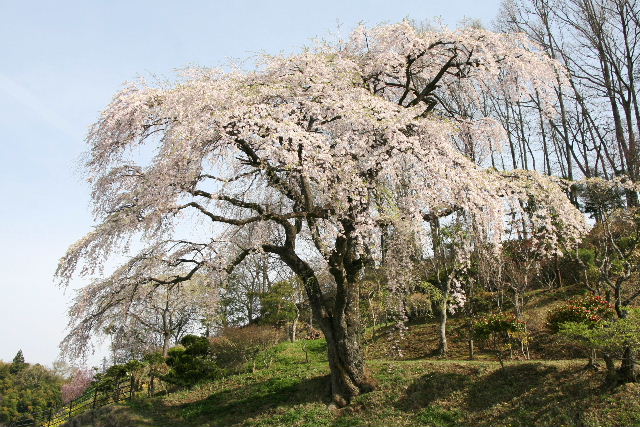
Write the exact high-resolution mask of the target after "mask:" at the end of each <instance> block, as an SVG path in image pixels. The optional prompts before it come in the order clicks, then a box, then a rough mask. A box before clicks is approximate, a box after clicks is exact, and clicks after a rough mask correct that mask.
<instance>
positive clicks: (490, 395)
mask: <svg viewBox="0 0 640 427" xmlns="http://www.w3.org/2000/svg"><path fill="white" fill-rule="evenodd" d="M555 372H557V368H555V367H552V366H548V365H542V364H540V363H523V364H517V365H507V366H505V367H504V368H502V369H498V370H496V371H494V372H492V373H491V374H489V375H487V376H486V377H484V378H483V379H482V380H481V381H478V382H475V383H474V384H473V386H472V387H471V388H470V390H469V398H468V407H469V408H470V409H471V410H484V409H487V408H490V407H492V406H494V405H497V404H500V403H503V402H509V401H511V400H513V399H514V398H517V397H519V396H521V395H523V394H524V393H526V392H528V391H529V390H531V389H532V388H537V387H540V385H541V384H543V383H544V382H545V381H546V380H547V378H548V376H549V375H551V374H553V373H555Z"/></svg>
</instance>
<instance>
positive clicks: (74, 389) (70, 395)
mask: <svg viewBox="0 0 640 427" xmlns="http://www.w3.org/2000/svg"><path fill="white" fill-rule="evenodd" d="M94 377H95V372H94V371H93V370H92V369H86V368H79V369H76V370H75V372H74V373H73V376H72V377H71V378H70V379H69V381H68V382H67V383H65V384H63V385H62V401H63V402H64V403H69V402H71V401H72V400H74V399H77V398H78V397H80V396H82V395H83V394H84V392H85V391H86V390H87V389H88V388H89V387H90V386H91V384H93V381H94Z"/></svg>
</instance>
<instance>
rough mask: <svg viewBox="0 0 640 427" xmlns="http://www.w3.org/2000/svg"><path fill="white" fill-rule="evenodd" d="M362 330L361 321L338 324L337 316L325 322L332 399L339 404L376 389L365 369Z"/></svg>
mask: <svg viewBox="0 0 640 427" xmlns="http://www.w3.org/2000/svg"><path fill="white" fill-rule="evenodd" d="M359 329H360V325H359V324H348V323H347V324H342V325H338V324H336V319H335V318H330V319H326V320H325V321H323V322H322V330H323V332H324V336H325V338H326V340H327V352H328V357H329V368H330V369H331V399H332V400H333V402H334V403H335V404H336V405H337V406H339V407H343V406H346V405H348V404H349V403H351V401H352V400H353V398H355V397H356V396H358V395H360V394H362V393H366V392H368V391H372V390H373V385H372V384H371V382H370V381H369V378H368V377H367V374H366V370H365V362H364V352H363V351H362V346H361V345H360V336H359V335H360V331H359Z"/></svg>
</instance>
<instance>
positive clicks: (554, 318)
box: [547, 295, 615, 332]
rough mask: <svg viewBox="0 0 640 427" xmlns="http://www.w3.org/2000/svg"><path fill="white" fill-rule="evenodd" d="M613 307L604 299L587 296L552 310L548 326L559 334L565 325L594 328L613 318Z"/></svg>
mask: <svg viewBox="0 0 640 427" xmlns="http://www.w3.org/2000/svg"><path fill="white" fill-rule="evenodd" d="M614 314H615V312H614V310H613V307H612V306H611V305H610V304H609V303H608V302H607V300H605V299H604V298H603V297H601V296H598V295H585V296H580V297H575V298H572V299H570V300H568V301H567V302H566V303H564V304H562V305H560V306H559V307H557V308H556V309H554V310H552V311H551V312H550V313H549V315H548V316H547V326H548V327H549V329H550V330H551V331H553V332H558V331H559V330H560V327H561V325H562V324H563V323H566V322H573V323H583V324H585V325H586V326H587V327H593V326H595V325H597V324H598V323H600V322H602V321H604V320H609V319H611V318H613V316H614Z"/></svg>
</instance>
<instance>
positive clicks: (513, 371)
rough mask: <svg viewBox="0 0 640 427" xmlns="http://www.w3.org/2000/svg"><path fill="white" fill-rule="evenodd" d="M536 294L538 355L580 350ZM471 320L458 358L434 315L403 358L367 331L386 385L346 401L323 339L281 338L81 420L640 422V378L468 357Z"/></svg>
mask: <svg viewBox="0 0 640 427" xmlns="http://www.w3.org/2000/svg"><path fill="white" fill-rule="evenodd" d="M571 291H572V290H571V289H569V290H566V289H565V290H561V291H557V292H571ZM529 300H530V304H529V306H528V310H527V316H529V317H530V322H529V325H530V332H531V333H532V335H533V336H534V339H533V342H534V344H533V345H532V346H531V348H530V349H531V354H532V356H533V357H541V356H542V355H546V356H547V357H549V355H551V356H552V357H555V358H561V357H566V358H569V357H576V356H580V355H581V353H579V352H577V353H576V352H572V350H571V349H568V350H567V349H566V348H565V347H563V346H562V345H561V344H560V343H558V342H557V340H556V339H555V338H554V337H553V336H551V335H549V333H548V331H546V328H545V325H544V319H545V318H546V311H548V310H549V309H550V307H552V306H553V304H554V303H555V298H554V295H548V294H547V293H540V294H539V295H538V294H536V293H532V294H531V295H530V298H529ZM464 327H465V325H464V324H463V322H461V321H460V320H459V319H456V318H455V317H454V318H452V319H451V321H450V323H449V346H450V358H451V360H441V359H438V358H437V357H435V356H434V350H435V349H436V348H437V345H438V342H437V332H436V331H437V325H436V323H435V320H432V321H430V322H426V323H422V324H415V325H410V327H409V330H408V332H407V339H406V340H405V341H404V342H403V343H402V344H403V347H404V348H403V353H404V354H403V356H402V357H401V360H397V359H394V355H393V354H392V353H391V351H390V347H391V346H390V340H389V339H388V338H389V336H388V335H387V334H386V332H385V331H386V330H388V329H389V328H385V327H380V328H378V329H377V330H376V338H375V339H372V338H371V335H372V334H371V331H368V332H367V333H366V334H365V337H367V338H368V339H367V340H365V345H366V353H367V359H368V364H367V366H368V369H369V371H370V373H371V375H372V376H373V378H374V379H375V380H376V381H377V382H378V386H377V388H376V390H375V391H373V392H371V393H367V394H364V395H362V396H359V397H357V398H356V399H355V401H354V402H353V403H352V404H351V405H349V406H348V407H346V408H343V409H335V408H333V407H332V406H329V403H330V402H329V383H328V373H329V368H328V364H327V356H326V343H325V342H324V340H323V339H319V340H312V341H298V342H296V343H288V342H287V343H281V344H279V345H277V346H276V347H274V348H272V349H270V350H268V351H266V352H264V353H263V354H261V355H260V356H259V358H258V361H257V363H256V367H257V368H258V369H257V371H256V372H247V373H243V374H239V375H233V376H230V377H226V378H223V379H220V380H217V381H212V382H208V383H204V384H200V385H198V386H196V387H194V388H192V389H190V390H183V391H179V392H174V393H170V394H168V395H166V396H161V397H154V398H144V399H142V398H141V399H139V400H135V401H133V402H131V403H129V404H128V405H118V406H113V407H110V408H102V409H100V410H98V411H97V413H96V414H87V415H86V416H83V417H82V418H83V419H84V421H83V420H82V419H80V420H77V422H76V423H75V424H73V426H85V425H86V426H89V425H91V426H93V427H107V426H108V427H152V426H153V427H196V426H198V427H200V426H203V427H204V426H210V427H212V426H264V427H266V426H284V425H286V426H331V427H340V426H344V427H346V426H351V427H353V426H371V427H376V426H380V427H382V426H385V427H394V426H397V427H401V426H412V427H413V426H469V425H473V426H496V427H500V426H585V427H589V426H594V427H596V426H598V427H600V426H602V427H604V426H640V384H627V385H624V386H621V387H618V388H616V389H605V388H603V387H602V384H603V383H604V378H603V375H604V373H602V372H593V371H591V370H585V369H583V367H584V365H585V363H586V361H585V360H584V359H574V360H551V361H549V360H545V361H543V360H522V361H515V360H514V361H510V362H507V363H506V366H505V368H504V369H501V368H500V364H499V363H498V362H496V361H495V360H494V358H493V356H492V355H491V354H489V353H482V352H480V349H477V350H478V353H476V356H477V359H476V360H473V361H469V360H465V359H466V357H467V343H466V340H465V338H464V337H465V334H464V333H463V332H464V331H462V329H463V328H464ZM332 408H333V409H332Z"/></svg>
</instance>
